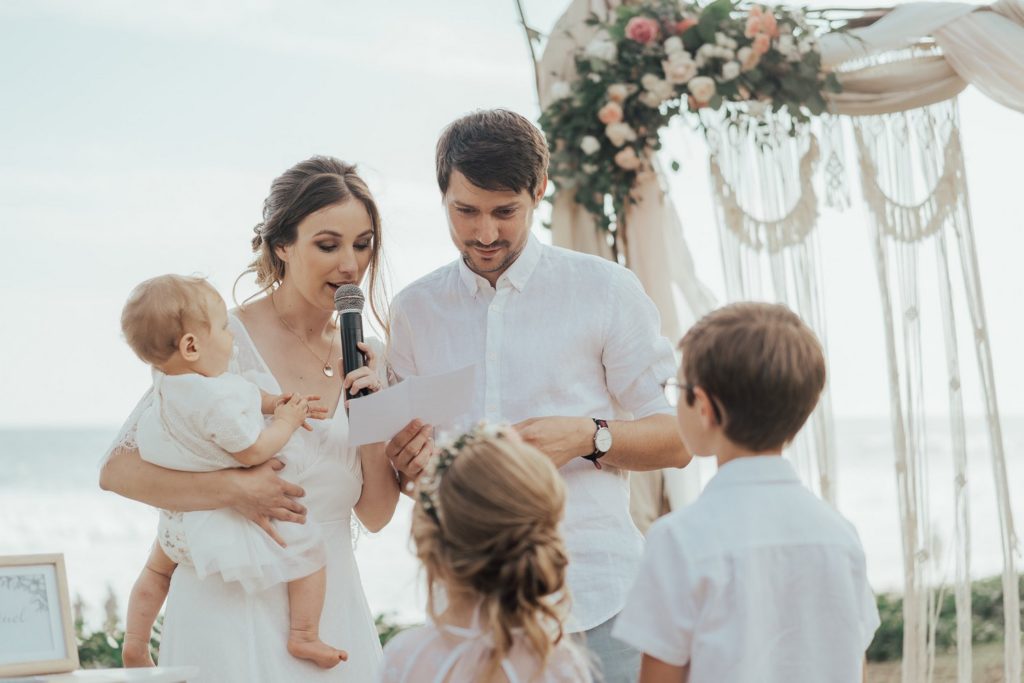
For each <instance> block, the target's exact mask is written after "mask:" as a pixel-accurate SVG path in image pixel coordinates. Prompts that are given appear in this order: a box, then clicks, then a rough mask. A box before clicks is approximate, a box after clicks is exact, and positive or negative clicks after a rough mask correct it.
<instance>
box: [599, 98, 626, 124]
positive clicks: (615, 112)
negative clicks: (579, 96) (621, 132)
mask: <svg viewBox="0 0 1024 683" xmlns="http://www.w3.org/2000/svg"><path fill="white" fill-rule="evenodd" d="M597 119H598V121H600V122H601V123H603V124H604V125H606V126H607V125H609V124H611V123H618V122H619V121H621V120H622V107H620V106H619V103H618V102H609V103H608V104H606V105H604V106H603V107H601V109H600V110H599V111H598V112H597Z"/></svg>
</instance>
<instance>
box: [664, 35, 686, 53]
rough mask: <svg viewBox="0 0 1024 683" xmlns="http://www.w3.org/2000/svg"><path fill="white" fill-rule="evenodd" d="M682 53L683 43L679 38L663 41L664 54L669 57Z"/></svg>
mask: <svg viewBox="0 0 1024 683" xmlns="http://www.w3.org/2000/svg"><path fill="white" fill-rule="evenodd" d="M682 51H683V41H682V39H681V38H680V37H679V36H672V37H671V38H669V39H668V40H666V41H665V54H667V55H671V54H675V53H677V52H682Z"/></svg>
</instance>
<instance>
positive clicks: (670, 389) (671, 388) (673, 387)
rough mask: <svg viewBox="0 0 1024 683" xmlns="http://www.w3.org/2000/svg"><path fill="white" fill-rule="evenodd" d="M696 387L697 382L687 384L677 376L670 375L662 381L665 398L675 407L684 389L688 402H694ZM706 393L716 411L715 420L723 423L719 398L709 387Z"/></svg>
mask: <svg viewBox="0 0 1024 683" xmlns="http://www.w3.org/2000/svg"><path fill="white" fill-rule="evenodd" d="M696 388H697V385H696V384H686V383H684V382H680V381H679V380H677V379H676V378H675V377H669V378H668V379H666V380H665V381H664V382H662V383H661V390H662V391H664V392H665V400H666V401H668V404H669V405H670V406H672V407H673V408H675V407H676V406H677V405H679V394H681V393H682V392H684V391H685V392H686V401H687V403H688V404H690V403H692V401H693V390H694V389H696ZM704 393H706V394H707V395H708V398H709V399H710V400H711V410H712V411H714V414H715V421H716V422H718V424H722V410H721V408H719V407H718V399H717V398H715V397H714V396H713V395H712V394H711V392H709V391H708V390H707V389H705V390H704Z"/></svg>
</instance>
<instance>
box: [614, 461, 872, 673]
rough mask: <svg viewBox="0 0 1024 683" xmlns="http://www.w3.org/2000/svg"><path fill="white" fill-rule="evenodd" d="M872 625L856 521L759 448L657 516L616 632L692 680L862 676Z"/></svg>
mask: <svg viewBox="0 0 1024 683" xmlns="http://www.w3.org/2000/svg"><path fill="white" fill-rule="evenodd" d="M878 625H879V619H878V610H877V607H876V605H875V598H874V594H873V593H872V591H871V587H870V586H869V585H868V581H867V576H866V565H865V559H864V551H863V548H862V547H861V544H860V539H859V538H858V536H857V532H856V531H855V530H854V528H853V526H852V525H851V524H850V523H849V522H847V521H846V520H845V519H844V518H843V517H842V516H841V515H840V514H839V513H838V512H836V511H835V510H834V509H833V508H831V507H830V506H829V505H827V504H826V503H825V502H823V501H822V500H820V499H819V498H817V497H816V496H814V494H812V493H811V492H810V491H809V490H808V489H807V488H805V487H804V486H803V485H802V484H801V483H800V480H799V478H798V477H797V475H796V472H795V471H794V469H793V467H792V465H790V464H789V462H788V461H786V460H784V459H783V458H781V457H778V456H757V457H744V458H738V459H736V460H733V461H730V462H729V463H727V464H725V465H724V466H722V467H721V468H720V469H719V471H718V473H717V474H716V475H715V476H714V478H712V480H711V481H710V482H708V485H707V487H706V488H705V489H704V492H703V493H702V494H701V496H700V498H699V499H698V500H697V501H696V502H694V503H693V504H692V505H691V506H689V507H688V508H686V509H683V510H680V511H679V512H676V513H673V514H671V515H669V516H668V517H665V518H663V519H660V520H658V521H657V522H656V523H655V524H654V526H652V528H651V530H650V533H649V534H648V539H647V548H646V551H645V554H644V559H643V562H642V565H641V570H640V573H639V576H638V578H637V581H636V584H635V585H634V587H633V590H632V592H631V594H630V596H629V599H628V602H627V603H626V607H625V608H624V609H623V611H622V613H621V614H620V615H619V617H618V619H617V621H616V624H615V628H614V630H613V635H614V636H615V637H616V638H619V639H620V640H622V641H624V642H626V643H629V644H630V645H633V646H635V647H637V648H639V649H640V650H642V651H643V652H645V653H646V654H648V655H650V656H652V657H655V658H657V659H659V660H661V661H663V662H666V663H668V664H671V665H674V666H684V665H686V664H689V665H690V676H689V681H690V683H711V682H715V683H717V682H720V681H730V682H732V683H743V682H745V681H750V682H751V683H753V682H755V681H756V682H757V683H775V682H777V683H783V682H785V683H801V682H804V681H806V682H807V683H823V682H831V681H835V682H836V683H839V682H844V683H845V682H849V683H854V682H858V683H859V682H860V681H861V675H862V663H863V658H864V651H865V650H866V649H867V646H868V645H869V644H870V643H871V639H872V638H873V637H874V633H875V630H876V629H877V628H878Z"/></svg>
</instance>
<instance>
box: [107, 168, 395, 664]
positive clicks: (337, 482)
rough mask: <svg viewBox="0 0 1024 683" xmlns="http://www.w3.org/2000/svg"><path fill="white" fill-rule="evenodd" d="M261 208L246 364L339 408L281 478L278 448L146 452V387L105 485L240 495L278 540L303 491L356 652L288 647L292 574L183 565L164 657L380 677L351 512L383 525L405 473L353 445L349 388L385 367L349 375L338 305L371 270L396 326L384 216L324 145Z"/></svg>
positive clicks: (201, 498)
mask: <svg viewBox="0 0 1024 683" xmlns="http://www.w3.org/2000/svg"><path fill="white" fill-rule="evenodd" d="M263 219H264V220H263V222H262V223H260V224H259V225H258V226H257V227H256V237H255V238H254V239H253V242H252V244H253V251H254V252H255V253H256V259H255V260H254V261H253V263H252V264H251V266H250V268H249V270H248V271H247V272H252V273H255V275H256V281H257V283H258V285H259V286H260V287H261V288H262V292H261V294H262V295H263V296H260V297H259V298H258V299H256V300H255V301H251V303H248V302H247V303H246V304H243V305H242V306H241V307H239V308H238V309H235V310H234V311H232V313H231V316H230V318H229V325H230V328H231V331H232V332H233V334H234V336H235V342H236V345H237V347H238V365H239V372H240V373H241V374H242V375H243V376H245V377H246V378H247V379H249V380H250V381H252V382H254V383H256V384H257V385H259V386H260V388H261V389H262V390H263V391H265V392H267V393H268V394H282V393H291V392H297V393H299V394H302V395H303V396H308V395H314V396H320V397H322V403H323V406H324V407H325V408H326V409H327V415H328V418H327V419H325V420H322V421H314V422H312V432H311V433H310V434H308V435H307V438H306V439H303V443H304V445H305V447H306V448H307V449H308V450H309V452H307V453H305V454H304V459H303V462H304V469H303V471H302V474H301V475H300V476H301V478H300V479H299V480H298V481H295V482H292V483H290V482H287V481H285V480H283V479H281V478H280V477H278V476H277V475H276V474H275V471H276V470H278V469H280V468H281V467H282V466H283V465H282V463H280V462H275V461H271V463H268V464H267V465H263V466H260V467H258V468H253V469H252V470H225V471H220V472H212V473H184V472H172V471H170V470H165V469H162V468H160V467H156V466H154V465H150V464H148V463H146V462H143V461H142V460H141V458H140V457H139V453H138V449H137V448H136V446H135V442H134V430H135V421H136V419H137V417H138V414H139V413H140V412H141V409H142V408H143V407H144V406H145V405H146V402H147V401H146V399H145V398H144V399H143V401H142V402H141V403H140V406H139V407H138V408H136V411H135V413H134V414H133V415H132V417H131V418H129V420H128V422H127V423H126V425H125V428H124V430H123V431H122V436H121V437H120V438H119V439H118V443H117V444H115V447H114V449H113V451H112V453H111V455H110V457H109V458H108V460H107V462H106V463H105V464H104V466H103V470H102V473H101V476H100V486H101V487H102V488H104V489H107V490H111V491H114V492H116V493H119V494H120V495H123V496H126V497H128V498H133V499H135V500H139V501H142V502H144V503H148V504H149V505H152V506H154V507H159V508H163V509H168V510H177V511H189V510H202V509H213V508H219V507H233V508H235V509H236V510H238V511H239V512H241V513H242V514H244V515H246V516H247V517H249V518H250V519H252V520H254V521H255V522H257V523H258V524H260V526H262V527H263V528H264V529H265V530H266V531H267V532H268V533H269V534H270V535H271V536H273V537H274V538H275V539H277V540H278V541H280V539H279V537H278V535H277V533H276V531H275V530H274V528H273V525H272V524H271V523H270V520H271V519H276V520H281V521H283V522H304V521H305V508H304V507H303V506H302V505H300V504H298V503H297V502H296V501H295V500H294V499H295V498H296V497H303V496H304V497H303V501H304V502H305V504H306V505H308V506H309V509H310V510H311V511H312V512H313V516H314V517H315V519H316V520H317V522H318V523H320V524H321V525H322V530H323V535H324V537H325V539H326V542H327V598H326V602H325V607H324V610H323V617H322V619H321V624H320V626H321V631H320V633H321V636H322V638H323V639H324V640H325V641H326V642H332V643H336V644H337V646H338V647H340V648H341V649H344V650H347V651H348V653H349V659H348V661H347V662H344V663H342V664H341V665H339V666H338V667H336V668H334V669H331V670H326V671H325V670H322V669H319V668H317V667H316V665H314V664H312V663H310V662H308V661H303V660H299V659H296V658H294V657H292V656H291V655H290V654H288V652H287V650H286V648H285V642H286V639H285V638H283V637H282V636H283V634H286V633H287V632H288V599H287V591H286V587H285V586H283V585H278V586H275V587H273V588H271V589H269V590H266V591H263V592H261V593H257V594H254V595H249V594H247V593H246V592H245V591H244V589H242V587H241V586H240V585H238V584H233V583H225V582H223V581H221V580H219V579H218V578H216V577H211V578H208V579H206V580H204V581H200V580H199V579H198V578H197V577H196V575H195V572H194V571H193V570H192V569H191V568H190V567H186V566H182V567H179V568H178V569H177V570H176V571H175V572H174V574H173V579H172V581H171V588H170V594H169V596H168V601H167V610H166V614H165V621H164V627H163V636H162V643H161V649H160V650H161V657H160V663H161V664H163V665H186V664H187V665H195V666H198V667H199V668H200V678H199V679H197V680H200V681H203V682H216V683H220V682H222V681H223V682H229V681H246V682H248V681H267V682H268V683H270V682H273V683H282V682H287V681H332V682H338V683H341V682H350V681H351V682H354V683H362V682H364V681H372V680H375V679H376V677H377V676H378V675H379V671H380V666H381V649H380V644H379V641H378V639H377V634H376V629H375V627H374V624H373V618H372V616H371V614H370V611H369V608H368V606H367V603H366V598H365V595H364V594H363V589H362V585H361V583H360V579H359V572H358V569H357V567H356V564H355V558H354V555H353V552H352V539H351V526H350V524H351V513H352V512H353V511H355V513H356V515H357V516H358V517H359V520H360V521H361V522H362V524H363V525H364V526H366V527H367V528H368V529H370V530H372V531H376V530H379V529H381V528H382V527H383V526H384V525H385V524H387V523H388V521H390V519H391V516H392V514H393V513H394V510H395V505H396V503H397V501H398V495H399V493H398V483H397V480H396V478H395V474H394V470H393V469H392V468H391V465H390V464H389V463H388V460H387V458H385V457H383V447H382V446H381V445H375V446H371V447H363V448H361V449H359V451H358V452H357V451H356V450H355V449H350V448H349V447H348V440H347V435H348V421H347V418H346V414H345V410H344V405H343V398H342V397H343V392H344V391H345V390H347V389H351V390H353V391H358V390H360V389H364V388H368V389H370V390H376V389H378V388H379V387H380V380H379V378H378V377H376V376H374V375H373V374H370V373H365V372H364V373H355V374H353V375H350V376H349V377H347V378H345V379H344V380H343V379H342V374H343V371H342V368H343V364H342V360H341V359H340V355H341V349H340V346H339V339H338V336H339V335H338V332H337V327H336V325H335V323H334V319H333V313H334V292H335V290H336V289H337V288H338V287H339V286H341V285H343V284H359V283H361V282H363V280H364V278H365V279H368V289H369V292H370V296H369V301H370V308H371V310H372V311H373V313H374V316H375V317H376V318H377V320H378V322H380V323H381V324H382V326H384V316H383V315H382V314H381V312H380V298H381V297H380V295H379V294H378V291H379V289H380V288H379V281H378V280H379V273H378V267H379V263H380V248H381V234H380V233H381V230H380V215H379V212H378V211H377V207H376V204H375V203H374V201H373V198H372V196H371V195H370V192H369V190H368V189H367V187H366V184H365V183H364V182H363V180H362V179H361V178H360V177H359V176H358V175H357V174H356V171H355V168H354V167H353V166H350V165H348V164H345V163H343V162H341V161H338V160H337V159H333V158H330V157H313V158H312V159H309V160H307V161H303V162H300V163H299V164H296V165H295V166H294V167H292V168H290V169H289V170H288V171H286V172H285V173H284V174H282V175H281V176H280V177H279V178H277V179H276V180H275V181H274V182H273V184H272V186H271V191H270V195H269V196H268V197H267V199H266V201H265V202H264V207H263ZM367 274H368V277H367ZM257 296H259V295H257ZM385 329H386V327H385ZM373 355H374V354H371V357H372V356H373ZM335 359H337V360H335ZM371 363H372V360H371ZM300 485H301V486H300Z"/></svg>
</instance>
